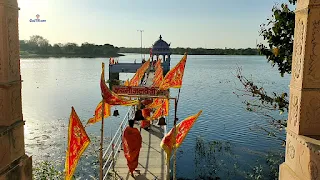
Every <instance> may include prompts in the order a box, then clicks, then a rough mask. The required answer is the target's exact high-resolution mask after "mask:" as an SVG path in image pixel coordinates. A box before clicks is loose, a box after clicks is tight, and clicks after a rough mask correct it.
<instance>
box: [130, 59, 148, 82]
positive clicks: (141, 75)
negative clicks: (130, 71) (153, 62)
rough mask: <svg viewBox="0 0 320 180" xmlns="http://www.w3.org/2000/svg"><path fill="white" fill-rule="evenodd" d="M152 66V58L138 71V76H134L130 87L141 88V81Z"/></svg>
mask: <svg viewBox="0 0 320 180" xmlns="http://www.w3.org/2000/svg"><path fill="white" fill-rule="evenodd" d="M149 66H150V58H149V59H148V61H147V62H145V63H144V64H142V66H141V67H140V68H139V69H137V72H136V74H135V75H134V76H133V78H132V79H131V80H130V82H129V85H130V86H139V84H140V81H141V79H142V77H143V75H144V73H145V72H146V71H147V69H148V68H149Z"/></svg>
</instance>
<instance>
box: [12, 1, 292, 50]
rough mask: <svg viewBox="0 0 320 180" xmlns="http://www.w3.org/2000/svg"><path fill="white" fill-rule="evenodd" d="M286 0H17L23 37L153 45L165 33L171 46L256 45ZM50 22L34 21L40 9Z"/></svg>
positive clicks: (41, 13)
mask: <svg viewBox="0 0 320 180" xmlns="http://www.w3.org/2000/svg"><path fill="white" fill-rule="evenodd" d="M281 2H286V0H198V1H196V0H193V1H191V0H183V1H182V0H161V1H154V0H113V1H111V0H18V3H19V7H20V8H21V10H20V11H19V28H20V32H19V35H20V39H29V37H30V36H31V35H41V36H43V37H45V38H46V39H48V40H49V42H50V43H51V44H52V43H59V42H61V43H66V42H74V43H77V44H81V43H83V42H90V43H95V44H105V43H110V44H113V45H115V46H119V47H121V46H125V47H140V32H137V30H138V29H143V30H144V32H143V46H145V47H150V46H151V45H152V44H153V43H154V41H156V40H157V39H158V38H159V35H160V34H161V35H162V37H163V39H164V40H166V41H167V42H168V43H170V42H171V46H172V47H193V48H196V47H206V48H224V47H228V48H247V47H255V44H256V40H258V42H261V41H262V40H263V39H262V38H261V37H259V32H258V31H259V25H260V24H261V23H263V22H266V19H267V18H268V17H270V16H271V8H272V6H273V5H274V4H275V3H281ZM36 14H40V19H44V20H46V22H45V23H31V22H29V20H30V19H35V18H36V17H35V15H36Z"/></svg>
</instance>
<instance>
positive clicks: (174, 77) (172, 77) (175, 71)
mask: <svg viewBox="0 0 320 180" xmlns="http://www.w3.org/2000/svg"><path fill="white" fill-rule="evenodd" d="M186 62H187V53H185V54H184V56H183V57H182V59H181V60H180V62H179V63H178V64H177V65H176V66H175V67H174V68H172V69H171V70H170V71H169V72H168V73H167V74H166V76H165V77H164V79H163V81H162V83H161V85H160V87H159V88H160V90H167V89H169V88H181V85H182V78H183V74H184V68H185V65H186Z"/></svg>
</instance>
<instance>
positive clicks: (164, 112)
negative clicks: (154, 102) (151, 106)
mask: <svg viewBox="0 0 320 180" xmlns="http://www.w3.org/2000/svg"><path fill="white" fill-rule="evenodd" d="M160 102H161V104H160V105H161V106H160V107H158V109H157V110H156V111H155V112H154V113H153V114H152V117H151V120H155V119H159V118H160V117H162V116H168V115H169V100H168V99H162V100H161V101H160Z"/></svg>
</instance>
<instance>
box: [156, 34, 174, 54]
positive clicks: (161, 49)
mask: <svg viewBox="0 0 320 180" xmlns="http://www.w3.org/2000/svg"><path fill="white" fill-rule="evenodd" d="M152 52H153V53H154V54H170V44H168V43H167V42H166V41H164V40H162V36H161V35H160V37H159V40H157V41H156V42H155V43H154V44H153V47H152Z"/></svg>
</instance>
